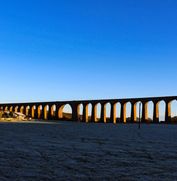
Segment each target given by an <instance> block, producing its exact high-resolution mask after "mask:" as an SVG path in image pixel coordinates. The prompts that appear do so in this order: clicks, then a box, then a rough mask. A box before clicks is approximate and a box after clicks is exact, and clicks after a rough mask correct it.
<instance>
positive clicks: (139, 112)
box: [136, 101, 143, 122]
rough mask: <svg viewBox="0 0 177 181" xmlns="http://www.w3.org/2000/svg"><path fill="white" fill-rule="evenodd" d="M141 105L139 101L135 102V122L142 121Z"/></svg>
mask: <svg viewBox="0 0 177 181" xmlns="http://www.w3.org/2000/svg"><path fill="white" fill-rule="evenodd" d="M142 114H143V103H142V102H141V101H138V102H136V122H138V121H139V120H140V119H142V116H143V115H142Z"/></svg>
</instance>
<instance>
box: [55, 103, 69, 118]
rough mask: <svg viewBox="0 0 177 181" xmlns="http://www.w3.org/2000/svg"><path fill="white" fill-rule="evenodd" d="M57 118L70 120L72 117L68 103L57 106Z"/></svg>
mask: <svg viewBox="0 0 177 181" xmlns="http://www.w3.org/2000/svg"><path fill="white" fill-rule="evenodd" d="M58 117H59V119H63V120H71V119H72V107H71V105H70V104H65V105H63V106H61V107H60V108H59V111H58Z"/></svg>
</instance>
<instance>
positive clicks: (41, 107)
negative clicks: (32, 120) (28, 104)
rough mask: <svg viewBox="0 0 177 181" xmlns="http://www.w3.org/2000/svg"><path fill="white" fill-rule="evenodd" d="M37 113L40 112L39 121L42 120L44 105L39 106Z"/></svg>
mask: <svg viewBox="0 0 177 181" xmlns="http://www.w3.org/2000/svg"><path fill="white" fill-rule="evenodd" d="M37 112H38V114H37V115H38V119H42V118H43V116H44V115H43V114H44V113H43V106H42V105H39V106H38V107H37Z"/></svg>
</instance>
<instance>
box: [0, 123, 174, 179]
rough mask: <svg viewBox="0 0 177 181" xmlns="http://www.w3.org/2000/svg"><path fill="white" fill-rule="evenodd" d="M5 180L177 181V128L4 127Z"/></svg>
mask: <svg viewBox="0 0 177 181" xmlns="http://www.w3.org/2000/svg"><path fill="white" fill-rule="evenodd" d="M0 180H1V181H5V180H10V181H16V180H19V181H31V180H37V181H38V180H39V181H43V180H45V181H47V180H51V181H55V180H101V181H102V180H135V181H138V180H150V181H151V180H154V181H157V180H164V181H167V180H173V181H174V180H177V126H175V125H143V126H142V129H141V130H138V129H137V125H111V124H82V123H67V122H62V123H58V124H57V123H52V124H47V123H1V124H0Z"/></svg>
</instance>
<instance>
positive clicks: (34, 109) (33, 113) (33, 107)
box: [31, 105, 36, 118]
mask: <svg viewBox="0 0 177 181" xmlns="http://www.w3.org/2000/svg"><path fill="white" fill-rule="evenodd" d="M35 115H36V105H33V106H32V107H31V117H32V118H35Z"/></svg>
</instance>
